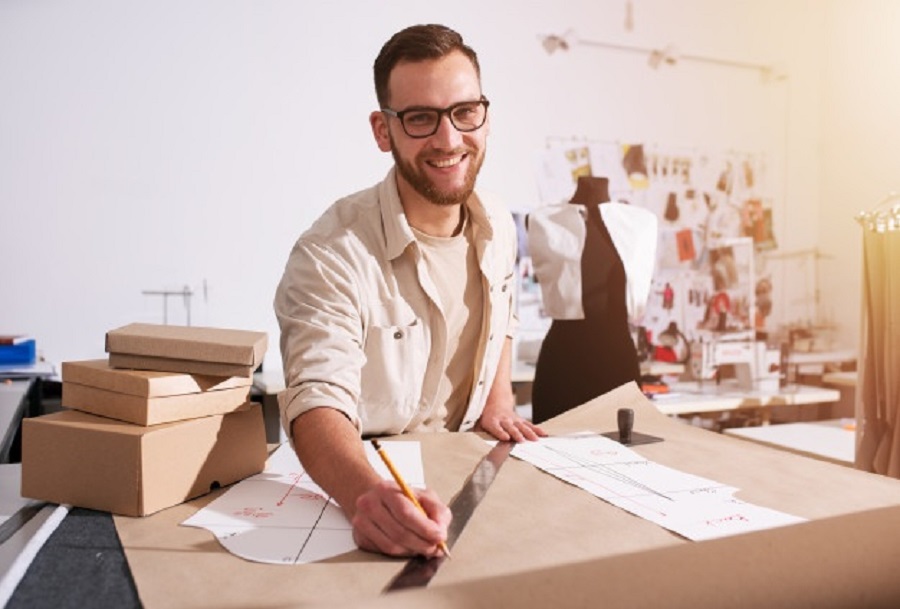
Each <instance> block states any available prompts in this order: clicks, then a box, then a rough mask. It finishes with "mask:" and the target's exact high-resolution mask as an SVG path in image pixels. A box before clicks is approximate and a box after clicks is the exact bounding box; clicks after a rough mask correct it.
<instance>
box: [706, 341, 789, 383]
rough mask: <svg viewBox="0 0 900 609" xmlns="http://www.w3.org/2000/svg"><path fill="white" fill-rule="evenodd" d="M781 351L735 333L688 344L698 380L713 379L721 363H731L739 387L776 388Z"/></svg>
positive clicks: (723, 364)
mask: <svg viewBox="0 0 900 609" xmlns="http://www.w3.org/2000/svg"><path fill="white" fill-rule="evenodd" d="M780 362H781V352H780V350H779V349H770V348H769V347H768V346H767V345H766V343H764V342H762V341H757V340H752V339H750V338H746V337H743V336H742V335H739V336H738V337H712V338H710V339H709V340H703V339H701V340H700V341H697V342H695V343H693V345H692V346H691V371H692V372H693V375H694V377H695V378H697V379H698V380H699V381H701V382H702V381H705V380H713V379H716V376H717V373H718V371H719V368H720V367H721V366H725V365H730V366H733V367H734V375H735V379H736V380H737V384H738V387H739V388H740V389H743V390H747V391H749V390H753V389H756V390H760V391H777V390H778V384H779V377H780V371H781V363H780Z"/></svg>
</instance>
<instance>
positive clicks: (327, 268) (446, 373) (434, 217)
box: [275, 25, 544, 556]
mask: <svg viewBox="0 0 900 609" xmlns="http://www.w3.org/2000/svg"><path fill="white" fill-rule="evenodd" d="M374 72H375V90H376V95H377V97H378V103H379V105H380V110H377V111H375V112H373V113H372V114H371V116H370V117H369V122H370V124H371V127H372V133H373V134H374V136H375V141H376V142H377V144H378V147H379V149H381V150H382V151H383V152H391V154H392V155H393V157H394V161H395V165H394V167H393V168H392V169H391V171H390V172H389V173H388V175H387V177H386V178H385V180H384V181H383V182H381V183H380V184H377V185H376V186H374V187H372V188H369V189H367V190H364V191H361V192H359V193H356V194H354V195H350V196H349V197H346V198H344V199H341V200H340V201H338V202H337V203H335V204H334V205H333V206H332V207H331V208H330V209H328V210H327V211H326V212H325V213H324V214H323V215H322V217H320V218H319V220H317V221H316V222H315V223H314V224H313V226H312V227H311V228H310V229H309V230H308V231H306V233H304V234H303V235H302V236H301V237H300V239H299V240H298V241H297V243H296V244H295V246H294V248H293V250H292V251H291V255H290V258H289V259H288V262H287V265H286V267H285V272H284V276H283V278H282V280H281V283H280V284H279V286H278V290H277V292H276V296H275V313H276V316H277V317H278V321H279V324H280V326H281V349H282V354H283V359H284V373H285V381H286V382H285V384H286V389H285V391H284V392H283V393H282V394H281V395H280V396H279V402H280V406H281V415H282V424H283V425H284V426H285V429H286V430H287V432H288V434H289V436H290V438H291V441H292V443H293V446H294V449H295V450H296V452H297V456H298V457H299V459H300V461H301V463H302V464H303V466H304V469H305V470H306V471H307V472H308V473H309V474H310V476H312V478H313V479H314V480H315V481H316V482H317V483H318V484H319V485H320V486H321V487H322V488H323V489H324V490H325V491H326V492H327V493H329V494H330V495H331V496H332V497H333V498H334V499H335V500H336V501H337V502H338V504H340V506H341V507H342V508H343V510H344V512H345V513H346V514H347V516H348V518H349V519H350V521H351V522H352V525H353V536H354V540H355V542H356V544H357V545H358V546H359V547H360V548H362V549H365V550H370V551H376V552H382V553H385V554H389V555H396V556H403V555H413V554H419V555H424V556H436V555H439V554H440V549H439V544H440V543H441V542H442V541H443V540H444V539H445V538H446V535H447V526H448V524H449V522H450V518H451V516H450V511H449V509H448V508H447V506H446V505H445V504H444V503H443V502H442V501H441V500H440V499H439V498H438V497H437V495H436V494H435V493H433V492H432V491H429V490H417V491H416V494H417V498H418V499H419V501H420V503H421V505H422V507H423V508H424V511H425V514H422V513H421V512H420V511H418V510H417V508H416V507H415V506H414V505H413V503H412V502H411V501H410V500H409V499H407V498H406V497H404V496H403V495H402V493H401V491H400V489H399V487H398V486H397V485H396V484H395V483H394V482H393V481H387V480H383V479H382V478H381V477H380V476H379V475H378V474H377V473H376V472H375V470H373V469H372V467H371V466H370V465H369V463H368V460H367V459H366V455H365V452H364V447H363V444H362V442H361V441H360V438H361V436H372V435H388V434H399V433H404V432H410V431H423V430H434V431H439V430H451V431H454V430H463V431H465V430H469V429H473V428H474V429H479V430H483V431H486V432H488V433H490V434H491V435H492V436H494V437H495V438H497V439H498V440H514V441H517V442H521V441H524V440H535V439H537V438H538V436H541V435H544V433H543V431H542V430H541V429H540V428H539V427H536V426H534V425H532V424H531V423H530V422H529V421H527V420H525V419H522V418H521V417H519V416H518V415H517V414H516V412H515V408H514V406H515V399H514V396H513V394H512V387H511V383H510V367H511V339H510V333H511V332H512V330H513V325H514V318H513V310H512V302H513V300H512V295H513V291H514V289H515V283H514V282H515V273H514V263H515V250H516V232H515V226H514V224H513V222H512V218H511V216H510V214H509V212H508V211H507V210H506V209H504V208H503V207H500V206H497V205H496V204H493V203H490V202H488V201H486V200H483V199H481V198H480V197H479V196H478V195H477V194H475V192H474V186H475V180H476V177H477V175H478V171H479V169H480V168H481V164H482V162H483V161H484V154H485V145H486V140H487V135H488V132H489V128H490V121H489V119H488V115H487V111H488V105H489V103H488V100H487V99H486V98H485V97H484V96H483V95H482V91H481V75H480V69H479V64H478V59H477V56H476V54H475V52H474V51H473V50H472V49H471V48H469V47H468V46H466V45H465V44H464V43H463V40H462V38H461V37H460V36H459V34H457V33H456V32H454V31H453V30H451V29H449V28H446V27H444V26H439V25H422V26H413V27H410V28H407V29H405V30H402V31H400V32H398V33H397V34H395V35H394V36H393V37H392V38H391V39H390V40H389V41H388V42H387V43H385V45H384V47H382V49H381V52H380V54H379V56H378V58H377V59H376V60H375V65H374Z"/></svg>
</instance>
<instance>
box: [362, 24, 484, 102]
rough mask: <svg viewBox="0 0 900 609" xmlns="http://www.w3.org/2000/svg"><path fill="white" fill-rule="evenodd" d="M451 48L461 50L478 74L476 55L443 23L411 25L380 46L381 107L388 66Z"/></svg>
mask: <svg viewBox="0 0 900 609" xmlns="http://www.w3.org/2000/svg"><path fill="white" fill-rule="evenodd" d="M453 51H460V52H462V53H463V54H465V56H466V57H468V58H469V61H471V62H472V65H473V66H474V67H475V73H476V74H478V78H479V79H480V78H481V68H480V66H479V65H478V56H477V55H476V54H475V51H474V50H472V48H471V47H469V46H468V45H466V44H465V43H464V42H463V39H462V36H460V35H459V34H458V33H457V32H455V31H453V30H451V29H450V28H448V27H447V26H444V25H436V24H429V25H413V26H410V27H408V28H406V29H403V30H400V31H399V32H397V33H396V34H394V35H393V36H391V38H390V40H388V41H387V42H385V43H384V46H383V47H381V52H380V53H378V57H376V58H375V65H374V66H373V68H374V72H375V95H376V96H377V97H378V104H379V105H380V106H381V107H382V108H384V107H386V106H387V103H388V79H389V78H390V76H391V70H393V69H394V67H395V66H396V65H397V64H398V63H400V62H402V61H425V60H428V59H440V58H441V57H444V56H446V55H449V54H450V53H452V52H453Z"/></svg>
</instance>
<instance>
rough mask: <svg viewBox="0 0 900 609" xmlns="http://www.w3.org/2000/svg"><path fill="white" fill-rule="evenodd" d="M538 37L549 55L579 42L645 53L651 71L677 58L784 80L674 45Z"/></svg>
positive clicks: (775, 71) (769, 70)
mask: <svg viewBox="0 0 900 609" xmlns="http://www.w3.org/2000/svg"><path fill="white" fill-rule="evenodd" d="M540 40H541V45H542V46H543V47H544V50H545V51H546V52H547V54H549V55H552V54H553V53H555V52H556V51H563V52H565V51H569V50H570V49H571V48H572V47H574V46H575V45H580V46H588V47H595V48H601V49H608V50H612V51H621V52H626V53H637V54H640V55H646V56H647V65H649V66H650V67H651V68H653V69H654V70H656V69H659V68H660V67H661V66H674V65H677V64H678V63H679V62H681V61H691V62H696V63H704V64H708V65H716V66H721V67H727V68H736V69H742V70H751V71H755V72H758V73H759V75H760V79H761V80H762V82H764V83H770V82H780V81H783V80H786V79H787V73H786V72H784V71H783V70H781V69H779V68H777V67H775V66H773V65H766V64H757V63H751V62H746V61H736V60H732V59H722V58H719V57H707V56H703V55H690V54H683V53H681V52H679V50H678V48H677V47H675V46H674V45H671V44H670V45H667V46H666V47H664V48H653V47H641V46H634V45H627V44H617V43H613V42H606V41H603V40H586V39H582V38H578V37H577V36H576V35H575V31H574V30H572V29H569V30H566V32H565V33H564V34H562V35H557V34H549V35H546V36H541V37H540Z"/></svg>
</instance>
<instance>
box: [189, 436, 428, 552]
mask: <svg viewBox="0 0 900 609" xmlns="http://www.w3.org/2000/svg"><path fill="white" fill-rule="evenodd" d="M381 445H382V446H383V447H384V450H385V451H387V453H388V454H389V455H390V457H391V460H392V461H393V462H394V465H395V466H396V468H397V469H398V470H399V471H400V473H401V475H402V476H403V478H404V479H405V480H406V481H407V483H408V484H409V485H410V486H413V487H424V486H425V473H424V467H423V465H422V454H421V445H420V444H419V442H399V441H387V442H382V443H381ZM365 448H366V454H367V456H368V457H369V462H370V463H371V464H372V466H373V467H374V468H375V470H376V471H377V472H378V473H379V474H380V475H381V476H382V477H384V478H390V477H391V474H390V472H388V470H387V468H386V467H385V465H384V463H383V462H382V461H381V459H380V458H379V457H378V455H377V453H376V452H375V451H374V449H373V448H372V447H371V446H370V445H369V444H368V443H366V444H365ZM181 524H182V525H183V526H191V527H201V528H204V529H207V530H209V531H210V532H212V534H213V535H215V536H216V539H218V540H219V543H221V544H222V546H223V547H224V548H225V549H226V550H228V551H229V552H231V553H232V554H234V555H236V556H240V557H241V558H244V559H246V560H250V561H254V562H263V563H271V564H288V565H293V564H302V563H310V562H315V561H319V560H324V559H326V558H331V557H333V556H338V555H340V554H344V553H346V552H351V551H353V550H355V549H356V544H355V543H354V541H353V533H352V528H351V526H350V522H349V521H348V520H347V518H346V516H344V512H343V511H342V510H341V508H340V507H339V506H338V505H337V503H335V502H334V501H333V500H332V499H331V498H330V497H328V496H327V495H326V494H325V493H324V491H322V489H321V488H320V487H319V486H318V485H317V484H316V483H315V482H313V481H312V480H311V479H310V477H309V475H308V474H307V473H306V472H305V471H304V470H303V467H302V466H301V465H300V462H299V461H298V460H297V455H296V454H295V453H294V450H293V449H292V448H291V446H290V445H289V444H288V443H284V444H282V445H281V446H280V447H279V448H278V449H277V450H276V451H275V452H274V453H272V455H271V456H270V457H269V461H268V463H267V464H266V469H265V470H264V471H262V472H261V473H259V474H256V475H255V476H251V477H249V478H247V479H246V480H243V481H241V482H239V483H238V484H236V485H234V486H233V487H232V488H230V489H228V490H227V491H226V492H225V493H224V494H223V495H222V496H221V497H218V498H217V499H215V500H214V501H212V502H211V503H210V504H209V505H207V506H206V507H204V508H202V509H200V510H198V511H197V512H196V513H195V514H194V515H193V516H191V517H190V518H188V519H187V520H185V521H184V522H182V523H181Z"/></svg>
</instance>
